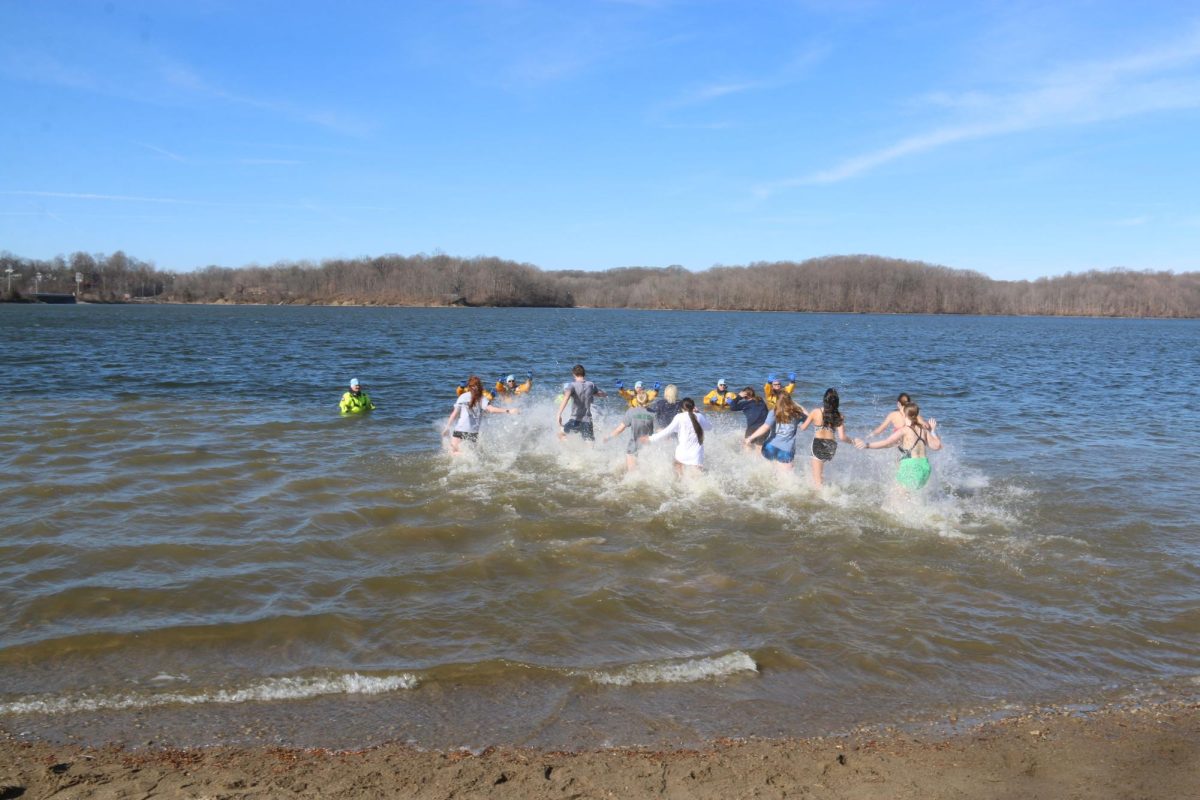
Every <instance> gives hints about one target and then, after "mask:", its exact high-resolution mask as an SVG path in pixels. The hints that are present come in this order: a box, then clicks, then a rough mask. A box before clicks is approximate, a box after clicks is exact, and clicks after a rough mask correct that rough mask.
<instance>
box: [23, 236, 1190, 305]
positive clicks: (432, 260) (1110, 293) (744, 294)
mask: <svg viewBox="0 0 1200 800" xmlns="http://www.w3.org/2000/svg"><path fill="white" fill-rule="evenodd" d="M9 267H11V268H12V270H13V274H12V279H13V292H12V293H11V295H8V296H6V297H5V298H4V299H7V300H21V299H28V298H30V297H31V296H32V294H33V293H34V284H35V276H36V274H37V273H41V276H42V277H41V279H40V281H37V285H38V289H39V290H40V291H41V292H60V293H61V292H66V293H69V292H74V291H75V289H76V285H77V284H76V277H77V276H78V277H79V279H80V280H79V283H78V285H79V288H80V293H79V297H80V299H81V300H85V301H92V302H177V303H254V304H269V305H277V304H291V305H383V306H452V305H460V306H508V307H558V308H570V307H592V308H642V309H658V310H727V311H811V312H831V313H836V312H844V313H881V314H886V313H897V314H983V315H1032V316H1107V317H1114V316H1115V317H1165V318H1195V317H1200V272H1185V273H1172V272H1162V271H1160V272H1153V271H1140V272H1139V271H1131V270H1124V269H1113V270H1103V271H1102V270H1092V271H1089V272H1084V273H1067V274H1065V275H1059V276H1055V277H1048V278H1039V279H1037V280H1034V281H1027V280H1022V281H1001V280H994V279H992V278H989V277H987V276H986V275H983V274H981V273H978V272H972V271H969V270H960V269H952V268H950V267H944V266H939V265H934V264H927V263H924V262H917V261H904V260H900V259H891V258H884V257H881V256H871V255H852V256H826V257H822V258H812V259H808V260H805V261H800V262H791V261H785V262H759V263H753V264H749V265H745V266H715V267H712V268H710V269H707V270H702V271H698V272H691V271H689V270H686V269H684V268H682V267H678V266H672V267H621V268H615V269H608V270H602V271H595V272H590V271H583V270H557V271H548V270H541V269H539V268H538V267H535V266H533V265H531V264H525V263H519V262H515V261H507V260H503V259H499V258H494V257H476V258H458V257H454V256H448V255H443V254H434V255H425V254H419V255H413V256H401V255H385V256H379V257H374V258H368V257H362V258H355V259H327V260H324V261H321V262H311V261H299V262H280V263H277V264H274V265H270V266H258V265H251V266H245V267H219V266H210V267H206V268H204V269H200V270H195V271H191V272H182V271H179V272H177V271H170V270H162V269H159V268H158V267H156V266H155V265H154V264H153V263H151V262H146V261H141V260H139V259H136V258H132V257H130V256H127V255H126V254H125V253H123V252H120V251H118V252H116V253H113V254H111V255H103V254H100V255H93V254H88V253H74V254H72V255H70V256H60V257H57V258H54V259H46V260H35V259H25V258H19V257H17V256H14V255H11V254H8V253H2V254H0V276H3V275H5V273H4V271H3V270H4V269H5V268H9Z"/></svg>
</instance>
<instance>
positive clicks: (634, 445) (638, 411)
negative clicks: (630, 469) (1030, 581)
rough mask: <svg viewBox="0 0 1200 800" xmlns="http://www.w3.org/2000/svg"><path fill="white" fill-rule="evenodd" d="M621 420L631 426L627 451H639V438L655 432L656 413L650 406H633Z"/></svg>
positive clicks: (631, 453) (631, 452) (626, 425)
mask: <svg viewBox="0 0 1200 800" xmlns="http://www.w3.org/2000/svg"><path fill="white" fill-rule="evenodd" d="M621 421H622V422H623V423H624V424H625V427H627V428H629V444H628V445H626V447H625V452H626V453H629V454H630V455H633V454H634V453H636V452H637V451H638V439H640V438H642V437H643V436H649V435H650V434H652V433H654V414H653V412H651V411H650V410H649V409H648V408H631V409H629V410H628V411H626V412H625V418H624V419H622V420H621Z"/></svg>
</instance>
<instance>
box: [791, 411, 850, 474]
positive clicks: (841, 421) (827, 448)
mask: <svg viewBox="0 0 1200 800" xmlns="http://www.w3.org/2000/svg"><path fill="white" fill-rule="evenodd" d="M840 405H841V398H839V397H838V393H837V389H833V388H829V389H826V390H825V397H824V399H823V400H822V403H821V408H814V409H813V410H812V411H810V412H808V418H807V419H806V420H804V424H803V425H801V426H800V430H804V429H805V428H807V427H808V426H809V425H812V426H813V430H814V433H813V443H812V470H813V471H812V478H813V484H814V485H815V486H816V487H817V488H818V489H820V488H821V485H822V484H823V482H824V473H825V464H826V463H827V462H829V461H832V460H833V455H834V453H836V452H837V439H834V438H833V437H834V434H836V435H837V437H838V439H841V440H842V441H843V442H846V443H848V444H853V442H851V441H850V437H848V436H847V435H846V419H845V417H843V416H842V412H841V411H839V410H838V407H839V406H840Z"/></svg>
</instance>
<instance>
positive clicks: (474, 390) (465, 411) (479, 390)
mask: <svg viewBox="0 0 1200 800" xmlns="http://www.w3.org/2000/svg"><path fill="white" fill-rule="evenodd" d="M485 411H487V412H488V413H490V414H519V413H521V412H520V411H519V410H518V409H515V408H497V407H496V406H494V405H492V404H491V401H490V400H488V398H487V397H485V396H484V392H483V381H481V380H479V376H478V375H472V376H471V377H470V378H468V379H467V386H466V391H464V392H463V393H462V394H460V395H459V396H458V399H457V400H455V401H454V410H453V411H451V412H450V418H449V419H448V420H446V427H445V428H443V429H442V436H446V435H448V434H449V433H450V431H451V426H453V429H454V435H453V436H452V437H451V438H450V455H454V456H456V455H458V454H459V449H458V444H459V442H462V441H466V442H476V441H478V440H479V426H480V425H482V424H483V412H485Z"/></svg>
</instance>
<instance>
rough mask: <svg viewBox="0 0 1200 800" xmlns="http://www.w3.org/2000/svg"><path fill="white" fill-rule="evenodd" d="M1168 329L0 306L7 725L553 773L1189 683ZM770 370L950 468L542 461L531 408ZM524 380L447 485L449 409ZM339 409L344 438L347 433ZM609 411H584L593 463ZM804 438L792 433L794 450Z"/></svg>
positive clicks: (1182, 454) (849, 458)
mask: <svg viewBox="0 0 1200 800" xmlns="http://www.w3.org/2000/svg"><path fill="white" fill-rule="evenodd" d="M1198 342H1200V324H1198V323H1196V322H1187V321H1184V322H1178V321H1173V322H1163V321H1133V320H1092V319H1071V320H1059V319H1013V318H1000V319H996V318H963V317H871V316H840V315H821V316H816V315H788V314H770V315H762V314H760V315H754V314H737V313H728V314H726V313H695V314H693V313H678V312H675V313H671V312H664V313H657V312H624V311H586V310H573V311H558V310H503V309H453V310H447V309H349V308H344V309H333V308H262V307H241V308H226V307H106V306H76V307H51V306H44V307H13V306H9V307H0V347H2V351H0V352H2V355H0V399H2V401H3V406H4V408H5V411H4V423H3V426H2V428H0V511H2V515H0V612H2V613H0V726H3V727H5V728H7V729H8V730H11V731H17V732H33V733H42V734H45V735H68V732H69V733H70V735H78V736H83V737H84V738H87V737H88V736H91V737H93V738H100V739H115V740H118V741H126V740H128V741H134V742H137V741H141V739H143V738H146V739H153V740H158V741H162V740H164V739H165V740H169V741H172V742H178V743H204V742H206V741H212V740H216V739H225V740H229V739H241V738H245V739H250V740H254V739H256V738H257V739H259V740H261V739H264V738H265V739H269V740H273V741H274V740H278V741H286V742H294V743H300V744H324V745H332V746H351V745H356V744H369V743H372V742H376V741H381V740H384V739H402V740H404V739H408V740H411V741H414V742H416V743H418V744H421V745H428V746H458V745H463V746H482V745H486V744H491V743H526V744H534V745H543V746H555V747H564V746H565V747H569V746H594V745H599V744H638V743H643V744H644V743H673V742H693V741H696V740H697V739H700V738H704V737H712V736H739V735H778V734H811V733H820V732H824V731H827V730H834V729H837V728H839V727H840V726H844V725H848V724H853V723H860V722H888V721H893V720H898V719H903V718H907V717H911V716H915V717H921V716H922V715H931V714H937V713H939V711H940V710H942V709H949V708H962V707H991V708H994V707H999V706H1003V705H1004V704H1022V703H1031V702H1041V701H1045V700H1058V701H1063V700H1068V701H1069V700H1072V699H1078V698H1083V697H1087V696H1090V695H1092V694H1094V693H1096V692H1102V691H1110V690H1114V689H1116V690H1122V689H1133V688H1137V687H1143V688H1144V687H1152V686H1155V685H1161V684H1163V683H1169V682H1172V681H1182V682H1184V683H1187V682H1190V681H1194V680H1195V679H1196V677H1197V676H1198V675H1200V532H1198V530H1197V528H1198V525H1197V522H1198V520H1200V499H1198V498H1200V492H1197V491H1196V486H1197V483H1196V475H1197V474H1198V472H1200V470H1198V467H1200V458H1198V457H1197V455H1196V443H1195V441H1194V439H1195V433H1194V431H1195V422H1196V421H1197V420H1198V419H1200V413H1198V411H1200V407H1198V401H1197V385H1198V383H1200V347H1198ZM578 360H581V361H583V362H584V363H585V364H586V365H587V366H588V369H589V373H590V377H593V378H594V379H595V380H596V381H597V382H598V383H599V384H600V385H601V386H602V387H606V388H610V389H611V384H612V383H613V381H615V380H616V379H618V378H623V379H624V380H626V381H627V382H631V381H633V380H635V379H639V378H640V379H643V380H647V381H653V380H660V381H663V382H664V383H665V382H675V383H677V384H678V385H679V386H680V387H681V389H682V390H683V392H684V393H685V394H692V395H693V396H696V397H699V396H700V395H701V394H703V393H704V392H705V391H707V390H708V389H709V388H711V384H712V383H713V382H715V379H716V378H718V377H725V378H727V379H729V381H730V383H731V384H733V385H735V386H740V385H744V384H747V383H752V384H755V385H758V386H761V384H762V381H763V377H764V376H765V375H766V373H767V372H770V371H779V372H784V371H787V370H795V371H796V372H797V373H799V376H800V380H799V386H800V388H799V389H798V391H797V396H798V398H799V399H801V400H802V401H804V402H805V403H806V404H811V403H815V402H817V401H818V399H819V397H820V395H821V392H822V391H823V390H824V389H825V387H826V386H837V387H838V388H839V390H840V391H841V394H842V398H843V411H844V412H845V414H846V416H847V420H848V428H849V430H850V431H851V432H852V433H853V434H855V435H861V434H864V433H866V432H867V431H869V430H870V429H871V428H872V427H874V425H875V424H877V423H878V422H879V421H880V420H881V419H882V418H883V416H884V414H886V413H887V412H888V411H890V410H891V409H892V408H893V404H892V400H893V398H894V396H895V393H896V392H897V391H899V390H901V389H904V390H908V391H911V392H912V393H913V394H914V395H915V396H916V398H917V399H918V401H919V402H920V404H921V406H922V408H923V413H925V414H926V415H928V416H934V417H936V418H938V420H939V422H940V423H941V426H942V427H941V429H940V430H941V432H942V433H943V435H944V440H945V442H946V449H945V450H943V451H942V452H940V453H934V454H933V455H932V458H931V460H932V461H933V464H934V478H933V480H932V482H931V484H930V487H929V488H928V490H927V491H926V492H925V494H924V495H923V496H922V497H921V498H920V500H919V501H917V502H913V501H910V500H908V499H906V498H904V497H903V496H897V495H896V493H895V492H894V490H893V482H892V476H893V472H894V469H895V460H896V453H895V452H894V451H889V452H882V451H877V452H870V453H860V452H857V451H854V450H853V449H852V448H849V447H846V446H843V448H842V450H840V451H839V453H838V455H837V457H836V459H835V460H834V462H833V464H832V466H831V468H830V469H829V471H828V475H829V483H830V485H829V486H828V487H827V488H826V489H825V490H824V491H823V492H820V493H818V492H816V491H814V490H813V489H811V488H810V486H809V484H808V477H807V470H808V464H807V458H802V459H798V461H799V462H801V468H800V469H799V470H798V471H797V474H796V475H795V476H781V475H779V474H777V473H776V472H775V471H774V470H773V469H772V468H771V467H770V465H768V464H766V463H765V462H763V461H762V460H761V459H760V458H758V457H756V456H752V455H747V454H745V453H744V452H743V451H742V450H741V448H740V446H739V444H738V441H739V436H738V434H739V432H740V430H741V424H740V423H741V416H740V415H736V418H734V417H720V418H717V419H716V424H717V426H718V429H717V432H716V433H715V434H713V435H711V436H710V441H709V446H708V447H707V450H708V462H709V467H710V470H709V472H708V473H707V474H706V475H705V476H703V477H700V478H698V479H695V480H690V481H682V482H681V481H677V480H675V479H674V478H673V472H672V470H671V467H670V458H671V448H670V447H662V448H659V449H656V450H653V451H652V452H651V453H650V454H648V455H646V456H644V457H643V458H642V463H641V468H640V469H639V470H638V472H637V473H635V474H632V475H626V474H625V472H624V440H622V441H621V442H612V443H609V444H607V445H600V446H597V447H595V448H594V449H590V448H587V447H585V446H583V445H582V443H580V442H578V441H571V442H567V443H565V444H564V443H559V442H558V441H557V440H556V438H555V436H554V432H553V428H552V418H553V408H554V405H553V396H554V395H555V394H556V393H557V391H558V389H559V387H560V385H561V383H562V382H563V381H565V380H567V379H568V378H569V368H570V366H571V365H572V364H573V363H574V362H576V361H578ZM527 369H529V370H532V371H533V372H534V374H535V377H536V379H537V381H538V383H537V387H536V391H535V393H534V396H533V397H531V398H529V400H528V401H527V402H526V403H525V406H524V411H525V413H524V414H523V415H521V416H519V417H499V416H489V417H488V418H487V419H486V420H485V428H484V435H483V438H482V441H481V444H480V446H479V447H478V449H477V450H476V451H474V453H473V454H471V455H468V456H465V457H463V458H460V459H457V460H455V459H451V458H449V457H448V456H447V455H446V454H445V452H444V451H443V449H442V447H443V445H442V442H441V440H440V438H439V436H438V429H439V428H440V425H441V423H442V422H443V420H444V418H445V416H446V415H447V414H448V412H449V410H450V407H451V403H452V402H453V396H454V393H453V387H454V386H455V385H456V384H457V383H458V381H459V380H460V379H462V378H464V377H466V375H467V374H469V373H478V374H480V375H481V376H483V377H484V379H485V380H486V381H489V382H490V381H494V380H495V379H496V377H498V376H499V375H501V374H504V373H507V372H517V373H519V374H523V373H524V372H525V371H526V370H527ZM352 376H355V377H358V378H360V379H361V380H362V381H363V382H364V384H366V385H367V386H368V388H369V391H370V392H371V394H372V396H373V398H374V399H375V402H376V404H377V405H378V410H377V411H376V412H375V413H374V414H373V415H370V416H366V417H361V418H340V417H339V416H338V414H337V411H336V403H337V400H338V398H339V396H340V395H341V392H342V391H343V386H344V384H345V383H346V382H347V381H348V379H349V378H350V377H352ZM622 405H623V404H621V402H620V401H619V400H617V399H613V398H610V399H609V400H607V401H604V402H603V403H601V405H600V406H599V408H598V411H597V417H598V419H597V430H598V431H607V430H610V429H611V428H612V427H613V426H614V425H615V424H616V422H617V421H618V418H619V415H620V411H621V407H622ZM805 437H806V438H805V446H807V434H806V435H805Z"/></svg>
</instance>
